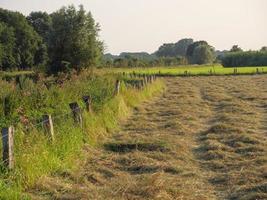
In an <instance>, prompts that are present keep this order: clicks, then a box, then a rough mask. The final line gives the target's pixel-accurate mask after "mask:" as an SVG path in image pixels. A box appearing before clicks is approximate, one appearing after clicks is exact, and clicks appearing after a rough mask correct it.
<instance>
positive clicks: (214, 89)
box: [28, 75, 267, 200]
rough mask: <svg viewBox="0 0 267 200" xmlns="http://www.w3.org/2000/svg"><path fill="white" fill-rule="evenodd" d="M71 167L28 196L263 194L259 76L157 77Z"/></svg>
mask: <svg viewBox="0 0 267 200" xmlns="http://www.w3.org/2000/svg"><path fill="white" fill-rule="evenodd" d="M164 80H165V82H166V90H165V91H164V92H163V94H162V95H157V96H156V97H155V98H154V99H153V100H150V101H147V102H145V103H143V104H142V105H141V106H138V107H137V108H136V109H135V111H134V113H133V115H132V116H131V118H130V119H128V120H127V121H125V122H124V123H122V125H121V129H120V131H116V132H113V135H110V136H109V137H106V138H105V139H104V140H103V141H101V143H102V145H100V146H99V147H97V148H91V147H86V148H85V149H84V155H85V158H86V160H85V161H84V162H83V163H81V164H80V167H79V168H78V169H77V170H76V171H75V172H65V173H61V174H59V173H58V174H54V175H52V176H47V177H42V178H41V179H39V181H38V183H37V184H36V185H35V187H33V188H32V189H31V190H29V191H28V193H29V195H31V196H32V197H33V198H34V199H116V200H120V199H121V200H124V199H131V200H133V199H147V200H148V199H160V200H162V199H163V200H171V199H192V200H195V199H201V200H204V199H206V200H212V199H221V200H224V199H230V200H236V199H242V200H255V199H267V189H266V188H267V185H266V181H267V168H266V162H267V157H266V155H267V141H266V131H267V127H266V124H267V121H266V120H267V110H266V108H267V107H266V106H267V104H266V103H267V87H266V86H267V76H266V75H258V76H237V77H234V76H220V77H214V76H213V77H212V76H209V77H173V78H164Z"/></svg>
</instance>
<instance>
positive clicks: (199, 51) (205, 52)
mask: <svg viewBox="0 0 267 200" xmlns="http://www.w3.org/2000/svg"><path fill="white" fill-rule="evenodd" d="M214 59H215V54H214V50H213V48H211V47H210V46H208V45H199V46H197V47H196V48H195V49H194V52H193V56H192V60H193V63H195V64H199V65H202V64H207V63H213V61H214Z"/></svg>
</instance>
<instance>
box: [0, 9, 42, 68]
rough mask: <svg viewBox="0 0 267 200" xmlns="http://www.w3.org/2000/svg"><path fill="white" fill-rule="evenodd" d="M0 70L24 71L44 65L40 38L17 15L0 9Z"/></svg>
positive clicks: (21, 17)
mask: <svg viewBox="0 0 267 200" xmlns="http://www.w3.org/2000/svg"><path fill="white" fill-rule="evenodd" d="M0 22H1V24H0V36H1V38H0V46H1V49H2V50H1V52H5V53H1V61H0V64H1V68H2V69H10V68H20V69H26V68H31V67H33V66H38V65H43V64H45V63H46V60H45V56H44V55H42V54H45V52H44V51H43V46H42V39H41V37H40V36H39V35H38V34H37V33H36V32H35V31H34V29H33V28H32V26H30V25H29V24H28V22H27V20H26V19H25V17H24V16H23V15H22V14H20V13H18V12H12V11H8V10H4V9H0Z"/></svg>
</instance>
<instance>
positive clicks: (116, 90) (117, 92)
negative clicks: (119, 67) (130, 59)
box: [115, 80, 121, 95]
mask: <svg viewBox="0 0 267 200" xmlns="http://www.w3.org/2000/svg"><path fill="white" fill-rule="evenodd" d="M120 87H121V82H120V81H119V80H117V81H116V85H115V95H118V94H119V93H120Z"/></svg>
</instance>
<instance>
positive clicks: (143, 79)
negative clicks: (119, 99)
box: [0, 73, 156, 170]
mask: <svg viewBox="0 0 267 200" xmlns="http://www.w3.org/2000/svg"><path fill="white" fill-rule="evenodd" d="M128 76H130V78H138V79H137V80H134V82H133V81H127V80H124V83H125V84H126V86H127V85H130V86H131V87H132V88H134V89H138V90H141V89H144V88H145V87H146V86H147V85H148V84H150V83H153V82H154V81H155V80H156V76H155V75H149V76H147V75H143V76H140V75H137V74H135V73H132V74H126V73H124V74H123V78H128ZM120 90H121V80H117V81H116V84H115V89H114V96H116V95H119V94H120ZM82 100H83V102H84V104H85V108H81V107H80V106H79V104H78V103H77V102H72V103H70V104H69V108H70V110H71V111H69V112H67V113H63V114H59V115H55V116H53V115H49V114H45V115H43V116H42V119H41V121H39V122H38V123H35V124H31V126H30V127H26V130H27V131H29V129H31V128H37V127H38V126H42V128H43V129H44V132H45V134H46V135H47V136H48V137H49V139H50V141H51V142H53V141H54V140H55V137H54V123H53V121H54V120H55V119H63V118H64V117H66V116H70V115H72V118H73V121H74V123H75V124H76V125H79V126H80V128H81V129H83V117H82V113H83V112H84V111H87V112H89V113H92V98H91V96H83V97H82ZM23 128H24V127H23ZM14 133H15V128H14V126H13V125H11V126H9V127H3V128H2V137H1V138H2V143H3V160H2V162H0V164H1V163H2V164H3V166H4V167H6V168H7V169H10V170H11V169H13V168H14V166H15V164H14V163H15V160H14Z"/></svg>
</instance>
